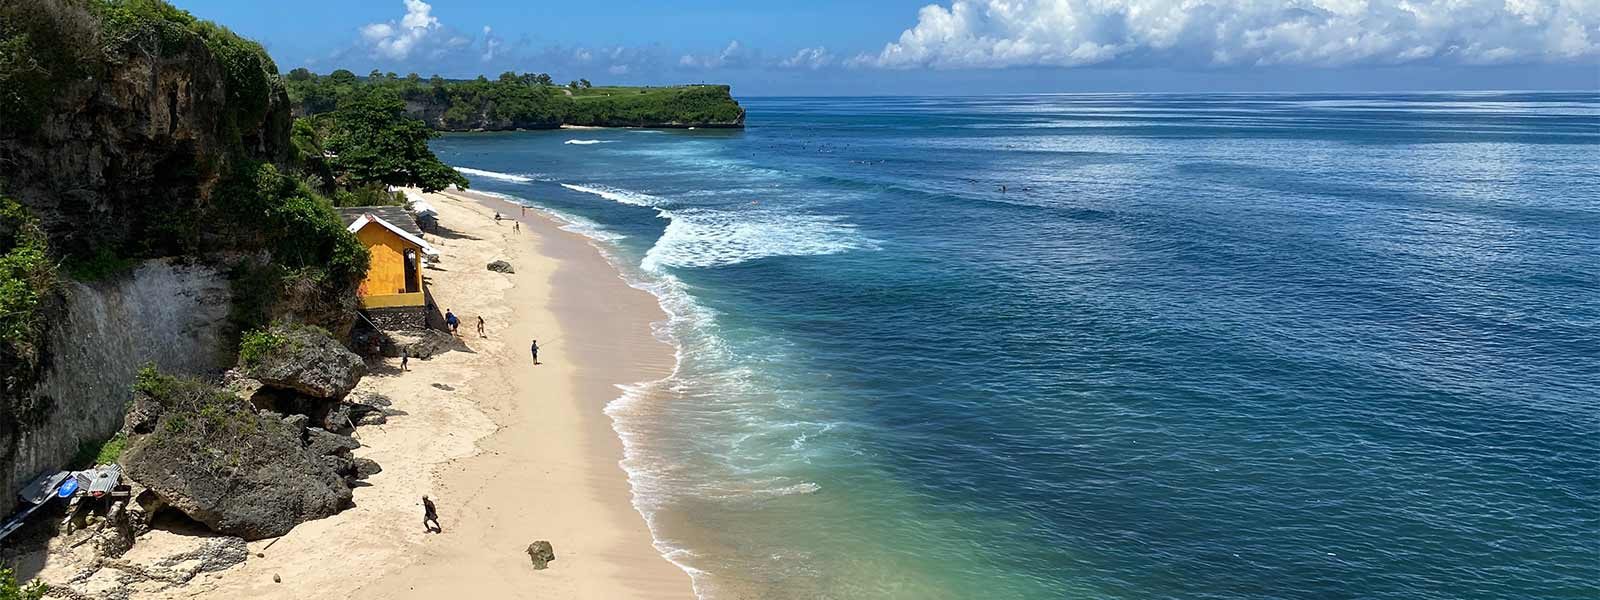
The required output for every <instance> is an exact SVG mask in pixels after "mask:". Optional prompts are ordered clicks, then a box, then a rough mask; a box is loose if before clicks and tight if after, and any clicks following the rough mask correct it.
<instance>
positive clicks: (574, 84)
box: [567, 81, 578, 90]
mask: <svg viewBox="0 0 1600 600" xmlns="http://www.w3.org/2000/svg"><path fill="white" fill-rule="evenodd" d="M567 87H568V88H570V89H574V90H575V89H578V82H576V81H569V82H567Z"/></svg>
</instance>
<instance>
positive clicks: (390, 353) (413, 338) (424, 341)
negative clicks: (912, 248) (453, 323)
mask: <svg viewBox="0 0 1600 600" xmlns="http://www.w3.org/2000/svg"><path fill="white" fill-rule="evenodd" d="M383 334H384V340H383V344H382V345H381V346H380V347H379V351H380V352H382V353H383V355H384V356H387V357H389V358H400V356H401V355H406V356H410V357H411V358H432V357H433V356H434V355H436V354H440V353H442V352H445V351H447V350H464V349H466V344H465V343H463V342H462V341H461V338H458V337H456V336H453V335H450V334H448V333H445V332H443V331H439V330H437V329H421V330H414V331H384V332H383Z"/></svg>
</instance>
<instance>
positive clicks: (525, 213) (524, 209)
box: [522, 206, 528, 217]
mask: <svg viewBox="0 0 1600 600" xmlns="http://www.w3.org/2000/svg"><path fill="white" fill-rule="evenodd" d="M522 216H524V217H526V216H528V207H526V206H524V207H522Z"/></svg>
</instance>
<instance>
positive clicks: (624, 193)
mask: <svg viewBox="0 0 1600 600" xmlns="http://www.w3.org/2000/svg"><path fill="white" fill-rule="evenodd" d="M561 187H564V188H567V189H569V190H572V191H574V192H583V193H585V194H594V195H596V196H599V197H601V198H605V199H607V200H610V201H612V202H621V203H623V204H632V205H634V206H652V207H653V206H658V205H660V204H661V203H662V200H661V199H660V198H657V197H655V196H651V195H650V194H645V193H641V192H635V191H631V190H624V189H620V188H614V187H610V186H604V185H598V184H588V185H575V184H571V183H563V184H561Z"/></svg>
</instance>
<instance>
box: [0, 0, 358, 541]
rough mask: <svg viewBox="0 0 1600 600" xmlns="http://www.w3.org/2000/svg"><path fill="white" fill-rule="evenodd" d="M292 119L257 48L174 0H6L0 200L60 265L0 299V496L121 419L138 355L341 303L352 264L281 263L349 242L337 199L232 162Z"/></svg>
mask: <svg viewBox="0 0 1600 600" xmlns="http://www.w3.org/2000/svg"><path fill="white" fill-rule="evenodd" d="M291 119H292V117H291V114H290V110H289V102H288V97H287V95H286V94H285V92H284V89H283V86H282V84H281V83H280V82H279V81H278V78H277V76H276V66H275V65H273V64H272V62H271V60H270V59H269V58H267V57H266V54H265V52H264V51H262V50H261V48H260V46H259V45H256V44H254V43H253V42H249V41H248V40H243V39H242V38H239V37H238V36H235V35H233V34H232V33H230V32H228V31H227V30H225V29H222V28H221V27H218V26H216V25H213V24H210V23H205V22H201V21H198V20H196V19H194V18H193V17H192V16H190V15H188V14H187V13H184V12H182V11H180V10H177V9H175V8H172V7H171V6H169V5H166V4H164V3H161V2H109V1H101V0H91V1H85V2H56V1H49V2H20V3H18V2H8V1H6V0H0V196H3V197H4V198H6V199H14V200H16V201H17V202H18V203H20V208H19V209H18V210H20V211H22V212H25V213H26V218H27V220H28V221H29V222H36V223H37V224H38V226H39V228H40V229H42V230H43V233H44V234H45V235H44V237H46V238H48V244H47V248H48V253H49V254H50V256H49V257H48V259H49V260H48V261H47V262H49V263H51V264H60V265H63V267H62V268H57V269H53V271H54V274H53V275H52V276H51V278H50V283H49V284H48V285H45V284H39V285H33V284H30V286H29V289H30V291H32V292H34V293H36V295H38V296H41V297H42V301H40V302H38V303H37V306H34V305H33V304H34V302H33V299H32V298H31V297H30V298H27V300H28V302H27V303H26V304H27V307H26V310H25V311H18V312H17V313H8V314H5V315H0V316H5V317H7V318H8V319H12V321H11V323H12V324H13V326H12V327H11V328H9V329H7V330H5V331H3V332H0V333H4V335H3V336H0V375H4V376H5V379H4V381H3V382H0V383H3V385H0V502H5V501H8V500H6V499H10V498H12V497H13V496H12V494H13V493H14V491H15V490H16V486H18V485H20V484H22V483H25V482H26V481H27V480H28V479H30V478H32V477H34V476H36V475H38V474H39V472H40V471H42V470H46V469H51V468H56V467H59V466H62V465H64V464H65V463H66V462H67V461H68V460H69V459H70V458H71V457H72V456H73V454H74V453H75V452H76V451H77V450H78V448H79V445H80V444H81V443H83V442H87V441H97V440H100V439H104V438H106V437H108V436H110V435H111V434H112V433H113V432H115V431H116V429H117V427H118V425H119V424H120V422H121V418H122V414H123V409H124V406H125V404H126V402H127V401H128V398H129V397H130V392H129V390H130V387H129V386H130V385H131V383H132V381H133V374H134V372H135V371H136V370H137V369H138V367H139V366H141V365H142V364H144V363H147V362H153V363H155V364H156V365H157V366H159V367H160V368H161V369H163V370H165V371H169V372H175V373H205V372H211V371H215V370H217V369H220V368H222V367H224V366H226V365H227V364H229V363H230V362H231V361H232V353H233V341H232V336H233V335H234V334H235V333H237V331H236V330H237V329H238V328H241V327H245V326H253V325H249V324H248V323H247V319H245V318H242V317H241V318H238V319H236V318H235V317H238V316H239V315H246V316H248V317H249V318H252V319H267V318H271V317H274V316H280V315H293V316H297V317H299V318H300V319H301V320H305V321H310V322H314V323H318V324H322V325H326V326H328V327H330V328H332V329H335V330H337V329H339V323H337V322H331V321H334V320H336V319H346V320H348V319H351V318H353V313H352V312H350V311H348V310H345V309H346V308H348V306H345V304H348V303H350V302H351V301H353V296H352V295H351V292H352V291H353V289H354V285H355V279H352V278H351V276H350V275H349V274H341V276H340V277H333V276H328V275H327V273H329V271H327V270H323V271H320V272H319V273H320V274H321V277H318V276H317V275H316V274H313V275H310V276H304V277H302V278H301V279H299V280H294V281H291V280H290V277H289V276H287V275H284V273H304V272H308V271H312V270H314V268H315V267H316V266H317V265H318V264H319V263H324V264H325V263H326V262H328V261H327V258H326V253H327V252H329V251H328V250H327V249H326V248H324V247H325V246H332V245H334V244H335V243H336V242H338V241H340V240H339V239H335V238H337V237H338V236H343V237H345V238H350V239H349V240H348V241H349V243H350V244H355V242H354V238H353V237H352V236H349V235H348V233H346V232H345V231H344V230H343V227H342V226H341V225H340V224H339V223H338V220H337V217H336V216H335V215H333V213H332V209H331V208H328V209H326V211H325V214H324V213H323V212H319V211H318V210H315V208H317V207H314V206H311V205H310V203H303V205H302V206H299V208H297V207H295V206H288V201H287V200H284V199H283V196H284V194H283V192H282V190H281V188H283V187H285V186H284V185H280V184H283V182H292V181H293V180H292V178H291V177H290V176H284V177H277V178H257V179H254V180H252V179H246V178H241V177H240V175H239V173H241V172H246V173H259V172H273V173H275V171H272V169H273V168H274V165H279V166H281V167H283V168H284V169H285V170H286V171H288V170H289V165H288V163H289V161H290V150H291V147H292V146H291V143H290V140H289V135H290V125H291ZM263 182H270V183H272V184H273V185H271V186H269V185H266V184H265V183H263ZM291 187H292V186H291ZM7 205H8V206H15V205H12V204H9V203H8V204H7ZM286 206H287V208H285V207H286ZM323 217H325V219H323ZM324 220H325V221H326V222H322V221H324ZM297 228H298V229H297ZM0 233H5V232H0ZM274 236H276V237H274ZM10 243H12V242H10V241H8V240H7V236H4V235H0V246H3V245H7V244H10ZM284 248H289V249H291V250H294V251H297V252H298V253H299V254H298V255H294V256H295V258H293V259H291V255H290V254H288V253H285V252H283V251H282V250H283V249H284ZM358 248H359V247H358ZM10 250H11V248H6V247H0V253H4V252H6V251H10ZM319 253H322V254H319ZM362 256H363V257H364V254H363V255H362ZM291 260H294V261H298V262H291ZM363 264H364V263H363ZM96 265H100V268H96ZM106 265H111V266H109V267H106ZM75 266H85V267H86V268H84V269H77V268H75ZM130 266H131V267H132V268H131V269H130V268H129V267H130ZM362 268H364V267H362ZM69 273H93V274H90V275H82V277H84V278H87V279H100V280H99V281H96V282H91V283H83V282H77V281H72V280H71V278H69V277H68V274H69ZM241 274H242V275H241ZM4 275H7V274H6V273H0V276H4ZM356 278H358V276H357V277H356ZM241 281H243V282H245V283H243V284H241V283H240V282H241ZM241 285H247V286H251V287H249V289H248V292H247V293H243V294H241V293H237V290H238V289H239V286H241ZM340 286H344V287H343V289H341V287H340ZM14 287H15V286H13V288H7V289H5V290H0V291H4V292H5V293H6V294H8V296H6V297H5V298H4V299H11V298H13V297H14V296H15V297H21V296H23V295H22V294H15V295H14V296H13V292H12V290H13V289H14ZM47 287H48V288H49V289H48V290H46V289H44V288H47ZM32 295H35V294H28V296H32ZM341 303H342V304H341ZM24 313H25V314H24ZM14 314H20V315H22V317H21V318H17V317H14V316H13V315H14ZM22 321H25V323H24V325H25V326H17V325H15V324H16V323H18V322H22ZM7 506H8V505H5V504H0V510H4V508H5V507H7Z"/></svg>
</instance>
